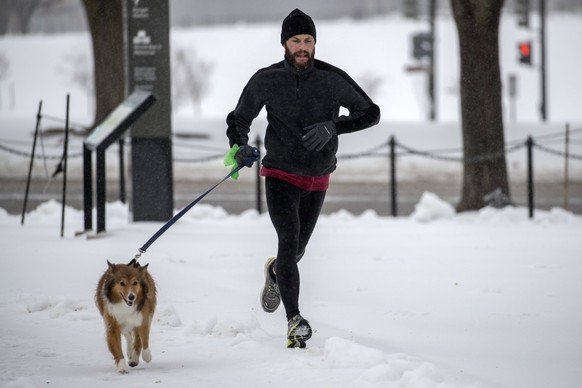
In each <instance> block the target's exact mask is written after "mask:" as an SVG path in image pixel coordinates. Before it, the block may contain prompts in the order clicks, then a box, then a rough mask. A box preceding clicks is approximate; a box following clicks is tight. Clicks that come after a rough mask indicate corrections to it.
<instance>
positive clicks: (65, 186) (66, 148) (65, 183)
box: [61, 94, 70, 238]
mask: <svg viewBox="0 0 582 388" xmlns="http://www.w3.org/2000/svg"><path fill="white" fill-rule="evenodd" d="M69 106H70V96H69V95H68V94H67V114H66V116H65V145H64V148H65V149H64V151H63V201H62V204H61V238H62V237H64V236H65V207H66V206H67V158H68V151H69Z"/></svg>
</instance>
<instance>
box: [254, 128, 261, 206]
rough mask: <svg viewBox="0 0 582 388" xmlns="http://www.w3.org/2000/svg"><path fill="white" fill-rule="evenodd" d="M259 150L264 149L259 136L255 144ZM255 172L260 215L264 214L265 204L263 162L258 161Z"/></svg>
mask: <svg viewBox="0 0 582 388" xmlns="http://www.w3.org/2000/svg"><path fill="white" fill-rule="evenodd" d="M255 144H256V147H257V149H258V150H259V152H260V150H261V147H262V142H261V136H257V140H256V142H255ZM255 171H256V179H255V181H256V194H257V198H256V201H257V212H259V214H261V213H263V202H262V201H261V199H262V197H263V193H262V186H261V161H260V160H258V161H257V162H256V163H255Z"/></svg>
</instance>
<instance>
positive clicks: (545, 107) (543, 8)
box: [540, 0, 548, 121]
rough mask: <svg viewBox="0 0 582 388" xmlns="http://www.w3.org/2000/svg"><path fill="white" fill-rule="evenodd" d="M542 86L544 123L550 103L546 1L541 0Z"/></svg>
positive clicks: (541, 107)
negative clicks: (547, 83)
mask: <svg viewBox="0 0 582 388" xmlns="http://www.w3.org/2000/svg"><path fill="white" fill-rule="evenodd" d="M540 76H541V79H540V86H541V99H542V101H541V102H540V114H541V117H542V121H546V120H547V117H548V103H547V99H546V0H540Z"/></svg>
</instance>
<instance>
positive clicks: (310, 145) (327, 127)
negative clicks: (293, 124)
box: [301, 121, 337, 151]
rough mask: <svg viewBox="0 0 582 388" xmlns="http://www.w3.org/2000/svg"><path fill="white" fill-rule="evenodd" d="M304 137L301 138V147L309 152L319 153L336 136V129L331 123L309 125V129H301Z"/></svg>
mask: <svg viewBox="0 0 582 388" xmlns="http://www.w3.org/2000/svg"><path fill="white" fill-rule="evenodd" d="M303 132H306V133H305V135H303V137H302V138H301V140H303V146H305V148H307V149H308V150H309V151H313V150H317V151H321V149H322V148H323V146H325V145H326V144H327V142H328V141H329V140H330V139H331V138H332V137H333V136H335V135H337V129H336V128H335V124H334V122H333V121H324V122H322V123H317V124H313V125H310V126H309V127H305V128H303Z"/></svg>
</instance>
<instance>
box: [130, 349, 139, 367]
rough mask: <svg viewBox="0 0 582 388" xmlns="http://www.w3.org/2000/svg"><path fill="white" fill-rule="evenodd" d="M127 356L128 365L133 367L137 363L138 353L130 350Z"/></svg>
mask: <svg viewBox="0 0 582 388" xmlns="http://www.w3.org/2000/svg"><path fill="white" fill-rule="evenodd" d="M127 358H128V359H129V366H130V367H132V368H135V367H136V366H137V365H138V364H139V354H138V353H137V352H136V351H135V350H133V351H131V352H130V353H129V354H128V356H127Z"/></svg>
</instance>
